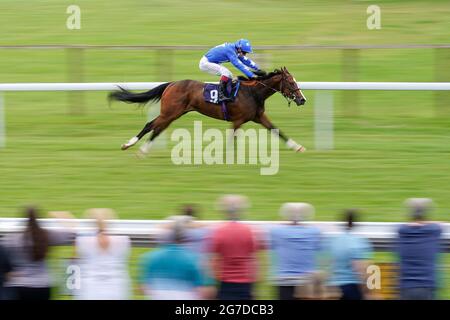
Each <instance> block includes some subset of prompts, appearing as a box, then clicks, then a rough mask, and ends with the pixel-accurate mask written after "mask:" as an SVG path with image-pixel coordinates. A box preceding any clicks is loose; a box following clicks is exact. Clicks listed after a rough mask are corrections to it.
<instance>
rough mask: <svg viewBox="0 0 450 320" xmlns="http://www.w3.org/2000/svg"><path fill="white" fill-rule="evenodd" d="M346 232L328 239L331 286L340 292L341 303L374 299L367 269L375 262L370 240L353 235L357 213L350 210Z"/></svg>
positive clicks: (346, 217) (346, 218)
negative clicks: (367, 281)
mask: <svg viewBox="0 0 450 320" xmlns="http://www.w3.org/2000/svg"><path fill="white" fill-rule="evenodd" d="M344 215H345V217H344V220H345V222H346V225H345V226H346V230H345V232H343V233H341V234H339V235H337V236H333V237H331V238H330V239H328V241H327V242H328V245H327V248H328V250H329V256H330V257H329V258H330V259H331V264H330V269H329V270H330V279H329V281H330V285H331V286H333V287H337V288H339V289H340V293H341V295H340V299H341V300H362V299H368V298H371V297H372V294H371V292H370V291H369V289H368V288H367V285H366V280H367V279H366V277H367V272H366V270H367V266H369V265H370V261H371V259H372V254H373V253H372V245H371V244H370V242H369V240H368V239H366V238H364V237H361V236H359V235H356V234H355V233H353V232H352V231H353V227H354V221H355V220H356V215H357V212H356V211H355V210H347V211H346V212H345V214H344Z"/></svg>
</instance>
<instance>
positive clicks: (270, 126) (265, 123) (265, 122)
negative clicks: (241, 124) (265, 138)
mask: <svg viewBox="0 0 450 320" xmlns="http://www.w3.org/2000/svg"><path fill="white" fill-rule="evenodd" d="M254 121H255V122H256V123H261V125H262V126H263V127H264V128H266V129H267V130H271V132H272V133H274V131H272V130H273V129H274V130H276V131H275V132H276V134H277V135H278V137H279V138H281V139H283V140H284V142H286V146H287V147H288V148H289V149H292V150H294V151H296V152H305V151H306V148H305V147H304V146H302V145H301V144H298V143H297V142H295V141H294V140H292V139H290V138H288V137H287V136H285V135H284V134H283V133H282V132H281V131H280V129H278V128H277V127H275V126H274V125H273V124H272V122H271V121H270V120H269V118H268V117H267V116H266V114H265V113H262V114H261V115H260V116H259V117H257V118H256V119H255V120H254Z"/></svg>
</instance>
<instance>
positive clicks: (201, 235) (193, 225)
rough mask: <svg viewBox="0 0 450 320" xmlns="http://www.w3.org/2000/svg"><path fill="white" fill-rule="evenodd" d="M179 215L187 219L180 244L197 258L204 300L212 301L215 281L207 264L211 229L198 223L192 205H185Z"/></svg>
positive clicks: (196, 214) (196, 211)
mask: <svg viewBox="0 0 450 320" xmlns="http://www.w3.org/2000/svg"><path fill="white" fill-rule="evenodd" d="M181 214H182V215H184V216H185V217H187V219H186V225H185V226H186V229H185V241H184V242H183V243H182V245H183V246H185V247H186V249H189V250H192V251H193V253H195V254H197V255H198V256H199V261H200V264H201V268H202V270H203V271H202V274H203V276H204V280H203V285H204V289H203V293H204V294H205V296H204V298H205V299H213V298H214V297H215V296H216V287H215V284H216V283H215V280H214V278H213V275H212V270H211V266H210V264H209V254H208V252H207V249H208V248H207V244H208V241H209V239H210V235H211V229H210V228H209V226H208V225H205V224H203V223H201V222H199V221H198V210H197V208H196V207H195V206H193V205H185V206H184V207H183V208H182V210H181Z"/></svg>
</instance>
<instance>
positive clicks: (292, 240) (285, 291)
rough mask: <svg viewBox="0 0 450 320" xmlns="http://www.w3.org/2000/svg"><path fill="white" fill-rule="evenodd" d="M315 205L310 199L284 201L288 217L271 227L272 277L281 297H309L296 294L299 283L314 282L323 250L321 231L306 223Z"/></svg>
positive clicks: (302, 284)
mask: <svg viewBox="0 0 450 320" xmlns="http://www.w3.org/2000/svg"><path fill="white" fill-rule="evenodd" d="M313 211H314V208H313V207H312V206H311V205H310V204H307V203H292V202H290V203H285V204H284V205H283V206H282V207H281V210H280V213H281V215H282V216H283V217H284V218H286V220H288V221H289V223H288V224H281V225H277V226H275V227H272V228H271V229H270V233H269V237H270V239H269V248H270V250H271V262H272V263H271V265H272V277H273V281H274V283H275V284H276V285H277V287H278V298H279V299H280V300H294V299H296V298H300V299H301V298H306V297H302V296H297V295H296V288H297V287H298V286H300V287H301V286H303V287H306V286H308V285H310V284H311V283H315V282H316V281H314V280H315V279H316V276H317V274H318V261H317V260H318V258H319V254H320V250H321V232H320V230H319V229H318V228H317V227H315V226H311V225H307V224H304V223H303V222H304V221H305V220H308V219H309V218H310V217H311V216H312V212H313Z"/></svg>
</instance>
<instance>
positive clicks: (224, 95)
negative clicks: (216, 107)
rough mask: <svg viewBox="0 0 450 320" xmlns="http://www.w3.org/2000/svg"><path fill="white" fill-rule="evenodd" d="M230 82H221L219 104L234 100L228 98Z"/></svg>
mask: <svg viewBox="0 0 450 320" xmlns="http://www.w3.org/2000/svg"><path fill="white" fill-rule="evenodd" d="M228 81H231V80H228ZM228 81H223V80H220V83H219V102H222V101H225V102H226V101H230V100H232V99H231V97H229V96H228V90H227V84H228Z"/></svg>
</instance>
